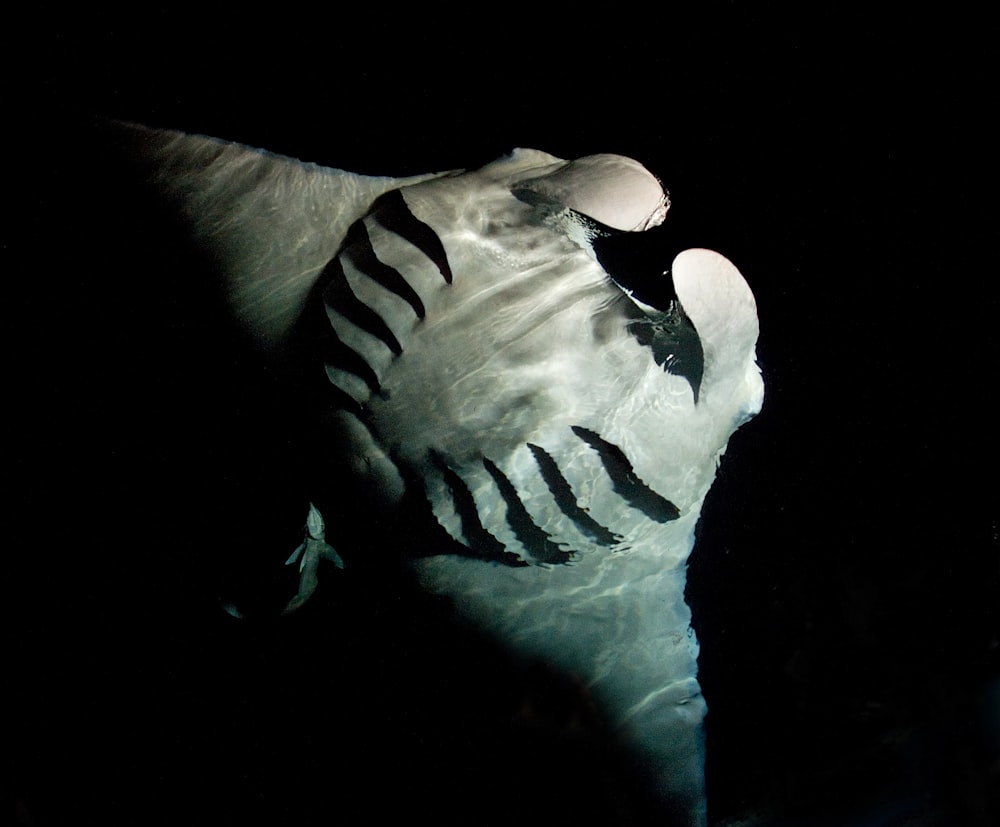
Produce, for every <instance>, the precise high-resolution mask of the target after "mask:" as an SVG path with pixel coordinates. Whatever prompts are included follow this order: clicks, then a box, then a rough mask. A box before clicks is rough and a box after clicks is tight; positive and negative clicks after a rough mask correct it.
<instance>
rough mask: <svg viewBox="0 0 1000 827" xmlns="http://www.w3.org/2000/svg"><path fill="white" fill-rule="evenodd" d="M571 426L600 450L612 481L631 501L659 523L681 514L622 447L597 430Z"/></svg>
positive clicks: (617, 489)
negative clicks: (638, 471) (648, 482)
mask: <svg viewBox="0 0 1000 827" xmlns="http://www.w3.org/2000/svg"><path fill="white" fill-rule="evenodd" d="M572 427H573V433H574V434H576V435H577V436H578V437H580V439H582V440H583V441H584V442H586V443H587V444H588V445H589V446H590V447H591V448H593V449H594V450H595V451H597V453H598V455H599V456H600V458H601V463H602V464H603V465H604V469H605V470H606V471H607V472H608V476H609V477H611V485H612V486H613V487H614V489H615V491H616V492H618V493H619V494H621V496H622V497H623V498H624V499H625V501H626V502H628V504H629V505H631V506H632V507H633V508H637V509H638V510H639V511H641V512H642V513H643V514H645V515H646V516H647V517H649V518H650V519H651V520H655V521H656V522H658V523H668V522H670V521H671V520H676V519H677V518H678V517H679V516H680V511H678V509H677V506H676V505H674V504H673V503H672V502H670V500H668V499H666V498H664V497H661V496H660V495H659V494H657V493H656V492H655V491H654V490H653V489H652V488H650V487H649V486H648V485H646V483H644V482H643V481H642V480H641V479H639V477H638V476H637V475H636V473H635V469H634V468H633V467H632V463H630V462H629V461H628V458H627V457H626V456H625V454H624V453H623V452H622V449H621V448H619V447H618V446H617V445H614V444H613V443H611V442H608V441H607V440H605V439H604V438H602V437H601V436H600V434H597V433H595V432H594V431H591V430H589V429H587V428H581V427H580V426H578V425H574V426H572Z"/></svg>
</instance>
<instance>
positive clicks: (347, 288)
mask: <svg viewBox="0 0 1000 827" xmlns="http://www.w3.org/2000/svg"><path fill="white" fill-rule="evenodd" d="M327 269H328V270H330V271H332V272H331V273H330V282H329V284H328V285H327V288H326V289H325V290H324V291H323V301H324V302H326V304H327V305H328V306H329V307H330V308H331V309H333V310H336V311H337V312H338V313H339V314H340V315H341V316H343V317H344V318H345V319H347V320H348V321H349V322H351V323H352V324H355V325H357V326H358V327H360V328H361V329H362V330H364V331H365V332H366V333H370V334H371V335H372V336H374V337H375V338H377V339H380V340H381V341H383V342H384V343H385V346H386V347H388V348H389V350H391V351H392V352H393V353H395V354H396V355H397V356H399V354H401V353H402V352H403V348H402V346H401V345H400V344H399V340H398V339H397V338H396V336H395V334H393V332H392V330H390V329H389V325H387V324H386V323H385V320H384V319H383V318H382V317H381V316H379V314H378V313H376V312H375V311H374V310H373V309H372V308H371V307H369V306H368V305H367V304H365V303H364V302H363V301H361V299H359V298H358V297H357V296H356V295H355V294H354V291H353V290H352V289H351V285H350V284H349V283H348V281H347V278H346V277H345V276H344V267H343V265H342V264H341V263H340V259H338V258H335V259H333V260H332V261H331V262H330V263H329V264H328V265H327Z"/></svg>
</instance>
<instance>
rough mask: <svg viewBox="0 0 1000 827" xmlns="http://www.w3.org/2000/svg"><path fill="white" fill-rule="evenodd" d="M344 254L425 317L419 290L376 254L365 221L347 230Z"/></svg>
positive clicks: (420, 316) (354, 224)
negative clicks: (418, 293)
mask: <svg viewBox="0 0 1000 827" xmlns="http://www.w3.org/2000/svg"><path fill="white" fill-rule="evenodd" d="M344 254H345V255H346V256H347V257H348V258H350V259H351V263H352V264H354V266H355V267H356V268H357V269H358V272H359V273H361V274H362V275H365V276H367V277H368V278H370V279H371V280H372V281H374V282H375V283H376V284H380V285H382V287H384V288H385V289H386V290H389V291H390V292H392V293H395V294H396V295H397V296H399V297H400V298H401V299H403V300H404V301H405V302H407V303H408V304H409V305H410V307H412V308H413V312H414V313H416V314H417V316H418V317H419V318H421V319H422V318H424V316H425V315H426V311H425V310H424V303H423V301H422V300H421V298H420V296H419V295H417V291H416V290H414V289H413V287H412V286H411V285H410V283H409V282H408V281H407V280H406V279H405V278H403V274H402V273H400V272H399V270H397V269H396V268H395V267H390V266H389V265H388V264H385V263H384V262H382V261H380V260H379V258H378V256H376V255H375V249H374V248H373V247H372V241H371V238H370V237H369V236H368V230H367V228H366V227H365V223H364V221H355V222H354V223H353V224H352V225H351V229H350V230H348V231H347V239H346V241H345V246H344Z"/></svg>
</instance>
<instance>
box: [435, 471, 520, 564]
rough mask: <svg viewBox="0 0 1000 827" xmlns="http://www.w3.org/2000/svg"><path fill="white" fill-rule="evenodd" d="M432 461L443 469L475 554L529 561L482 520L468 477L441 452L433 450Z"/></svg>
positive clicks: (512, 561)
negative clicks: (514, 552)
mask: <svg viewBox="0 0 1000 827" xmlns="http://www.w3.org/2000/svg"><path fill="white" fill-rule="evenodd" d="M431 461H432V462H433V463H434V467H435V468H437V469H438V471H440V472H441V476H442V477H443V478H444V482H445V485H447V486H448V491H449V493H450V494H451V499H452V503H454V506H455V512H456V513H457V514H458V519H459V522H460V523H461V525H462V536H463V537H464V538H465V541H466V545H467V546H468V547H469V549H470V550H471V551H473V552H474V554H475V556H476V557H477V558H479V559H482V560H488V561H491V562H496V563H503V564H504V565H507V566H526V565H528V564H527V563H526V562H525V561H524V560H522V559H521V558H520V557H518V556H517V555H516V554H512V553H511V552H509V551H507V549H506V548H505V547H504V544H503V543H501V542H500V541H499V540H498V539H497V538H496V537H494V536H493V535H492V534H490V533H489V532H488V531H487V530H486V529H485V528H484V527H483V524H482V522H480V520H479V511H478V510H477V509H476V501H475V498H474V497H473V496H472V492H471V491H470V490H469V486H467V485H466V484H465V480H463V479H462V478H461V477H460V476H459V475H458V474H457V473H456V472H455V471H453V470H452V469H451V467H450V466H449V465H448V463H447V462H445V461H444V458H443V457H442V456H441V455H440V454H438V453H437V452H435V451H431Z"/></svg>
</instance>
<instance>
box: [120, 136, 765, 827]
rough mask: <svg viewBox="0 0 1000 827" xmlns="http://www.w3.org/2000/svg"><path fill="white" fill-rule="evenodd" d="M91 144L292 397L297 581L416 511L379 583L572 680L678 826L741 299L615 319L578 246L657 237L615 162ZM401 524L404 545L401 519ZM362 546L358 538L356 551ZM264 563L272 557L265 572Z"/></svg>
mask: <svg viewBox="0 0 1000 827" xmlns="http://www.w3.org/2000/svg"><path fill="white" fill-rule="evenodd" d="M113 132H114V133H115V135H116V140H118V141H119V142H120V143H121V144H122V146H124V147H126V148H127V152H128V154H129V155H130V156H131V158H132V160H133V161H135V162H136V163H137V169H139V170H140V171H141V173H142V174H143V175H144V176H145V178H146V180H147V181H148V182H149V184H150V186H152V187H153V189H154V190H155V191H156V192H157V193H158V194H159V195H160V196H161V197H162V198H163V200H164V203H166V204H168V205H169V206H170V207H171V208H172V209H173V210H174V211H175V212H176V214H177V216H178V217H179V219H180V220H181V221H182V222H183V224H184V226H185V227H186V228H187V231H188V232H189V234H190V237H191V239H192V240H193V242H194V243H195V244H197V245H198V246H199V247H200V248H201V249H202V250H203V251H204V252H205V254H206V256H207V257H208V258H209V260H210V261H211V263H212V267H213V268H214V271H215V273H216V274H217V277H218V279H219V283H220V285H222V286H223V289H224V292H225V295H226V301H227V307H228V312H229V313H230V314H231V315H232V317H233V319H235V320H237V321H238V322H239V324H240V325H241V326H242V328H243V329H244V330H245V332H246V334H247V337H248V339H249V340H250V341H252V342H253V343H254V347H256V348H257V349H259V351H260V352H262V353H264V354H267V356H268V358H269V359H271V360H272V362H273V364H274V365H275V366H276V369H279V370H285V369H287V370H289V371H290V372H294V373H295V375H296V376H297V377H299V381H301V385H302V388H303V391H302V393H303V399H306V400H308V404H304V405H303V406H302V428H303V429H304V430H306V431H308V432H310V433H313V434H315V455H316V461H315V462H313V463H311V467H312V468H313V469H314V472H313V476H312V477H311V479H310V483H309V484H310V488H311V490H310V494H311V496H312V503H310V504H304V510H305V509H307V510H306V513H304V514H303V516H304V517H305V518H306V520H305V522H306V526H305V531H304V536H303V542H302V544H301V545H300V546H299V548H298V549H296V550H295V551H294V553H292V555H291V556H290V557H289V559H288V562H289V563H290V564H296V565H298V566H299V569H300V576H299V581H298V590H297V593H296V594H294V595H292V596H291V597H290V599H289V601H288V603H287V606H286V608H285V611H286V612H288V611H295V610H296V609H298V608H299V607H301V606H302V605H303V604H304V603H305V602H306V601H307V600H310V599H313V600H315V599H322V598H321V597H318V596H313V593H314V592H316V591H317V584H319V590H318V594H319V595H321V594H322V580H323V576H322V575H323V568H324V563H323V561H324V560H328V561H330V562H331V563H332V564H333V565H337V566H341V565H344V560H345V559H346V560H347V561H348V563H347V565H348V566H349V565H350V559H351V555H354V556H355V557H357V556H358V555H378V554H380V548H381V546H380V542H379V539H378V537H376V536H372V537H371V538H370V542H368V543H366V544H365V547H364V548H360V549H351V548H347V547H345V546H344V542H346V541H345V540H342V539H341V538H339V532H338V526H337V525H336V523H335V522H331V521H330V520H329V519H327V520H324V515H325V514H326V515H329V513H330V509H329V506H326V505H324V503H330V502H336V503H337V504H338V508H339V510H340V511H341V513H357V514H359V515H361V514H377V515H379V517H380V520H379V524H381V525H386V524H391V525H395V527H396V529H397V530H400V526H399V525H398V524H396V522H395V521H396V519H397V518H395V517H393V515H403V516H401V517H399V518H398V519H405V515H412V514H414V513H422V514H423V515H424V517H425V518H426V523H427V524H429V525H433V526H434V528H435V530H436V533H432V534H431V535H430V538H429V540H428V541H427V542H426V543H425V544H424V547H423V550H422V552H421V553H420V554H414V555H412V558H411V559H409V560H408V561H407V566H408V567H409V568H410V569H411V570H412V572H413V574H414V576H415V578H416V580H417V581H418V582H419V584H420V585H421V587H422V588H424V589H426V590H427V591H429V592H431V593H434V594H440V595H446V596H448V597H449V598H450V599H451V600H452V601H453V602H454V605H455V607H456V609H457V612H458V614H459V615H460V616H461V617H462V618H463V619H464V621H465V622H467V623H469V624H472V625H474V626H475V627H477V628H479V629H481V630H484V631H485V632H487V633H488V634H489V635H491V636H494V637H495V638H496V639H497V640H498V641H500V642H502V644H503V645H505V646H507V647H509V648H510V649H511V650H512V651H514V652H517V653H522V654H525V655H527V656H530V657H533V658H538V659H541V660H543V661H545V662H546V663H548V664H551V665H552V666H554V667H555V668H558V669H560V670H564V671H565V672H566V673H568V674H571V675H573V676H574V677H575V678H577V679H578V680H579V681H581V682H582V683H583V684H584V685H586V686H587V687H588V688H589V691H590V692H591V693H592V695H593V697H594V698H596V699H597V701H598V702H599V703H600V704H602V706H603V707H604V709H605V710H606V711H607V714H608V716H609V718H610V719H611V720H612V721H613V722H614V724H615V726H616V727H618V728H619V730H620V732H621V733H622V737H623V738H625V739H627V741H628V742H629V743H630V744H631V745H632V746H633V747H634V749H635V750H636V752H637V754H639V755H640V756H642V761H643V764H644V766H646V767H647V768H648V770H649V774H650V776H651V778H652V779H653V783H654V785H655V786H656V788H657V790H658V792H659V794H660V795H662V797H663V799H664V800H665V801H667V802H669V804H670V808H671V810H672V811H674V812H679V813H681V814H682V818H681V820H682V822H683V823H686V824H690V825H703V824H705V821H706V802H705V785H704V744H703V729H702V723H703V719H704V716H705V714H706V703H705V700H704V698H703V697H702V694H701V691H700V688H699V685H698V681H697V658H698V643H697V640H696V638H695V635H694V632H693V630H692V628H691V615H690V610H689V609H688V607H687V605H686V604H685V602H684V587H685V576H686V563H687V560H688V557H689V555H690V553H691V551H692V548H693V542H694V532H695V526H696V524H697V521H698V519H699V515H700V512H701V507H702V503H703V501H704V498H705V496H706V494H707V492H708V490H709V488H710V486H711V484H712V482H713V479H714V477H715V472H716V468H717V465H718V463H719V461H720V458H721V456H722V455H723V453H724V451H725V448H726V445H727V442H728V440H729V438H730V436H731V435H732V434H733V433H734V432H735V430H736V429H737V428H738V427H739V426H740V425H741V424H742V423H744V422H746V421H747V420H748V419H750V418H751V417H752V416H754V415H755V414H756V413H757V412H758V411H759V410H760V407H761V404H762V400H763V383H762V380H761V376H760V370H759V368H758V366H757V364H756V354H755V347H756V342H757V337H758V320H757V312H756V306H755V302H754V298H753V295H752V292H751V290H750V289H749V287H748V285H747V283H746V281H745V280H744V278H743V277H742V276H741V274H740V273H739V271H738V270H737V268H736V267H735V266H734V265H733V264H732V263H731V262H729V261H728V260H727V259H726V258H725V257H723V256H722V255H720V254H718V253H715V252H712V251H709V250H704V249H691V250H686V251H684V252H682V253H680V254H679V255H678V256H677V257H676V258H675V259H674V260H673V262H672V263H670V264H669V270H667V269H665V271H664V275H663V278H664V279H669V280H671V281H672V285H673V290H674V294H675V298H674V299H673V300H671V301H669V302H668V303H667V306H664V307H654V306H651V305H649V304H646V303H645V302H644V301H642V300H640V299H639V298H638V297H637V296H636V295H635V294H634V293H633V292H631V291H630V290H629V289H627V288H626V287H625V286H623V284H622V280H620V279H616V278H615V277H614V276H613V275H612V274H610V273H609V272H608V271H607V270H606V269H605V267H604V266H603V265H602V263H601V260H600V258H599V257H598V255H597V254H596V252H595V242H596V241H597V240H598V239H600V238H603V237H607V236H610V235H620V236H624V237H625V238H626V239H627V238H629V237H635V236H637V235H638V234H641V233H644V232H646V231H648V230H650V229H651V228H653V227H656V226H658V225H659V224H661V223H662V222H663V221H664V219H665V218H666V216H667V213H668V210H669V206H670V201H669V198H668V196H667V193H666V191H665V190H664V188H663V186H662V184H661V182H660V181H659V180H658V179H657V178H656V177H655V176H654V175H653V174H652V173H651V172H650V171H648V170H647V169H646V168H645V167H644V166H643V165H642V164H641V163H639V162H638V161H635V160H633V159H630V158H627V157H623V156H620V155H614V154H599V155H592V156H587V157H582V158H579V159H576V160H564V159H560V158H557V157H554V156H552V155H550V154H547V153H546V152H543V151H539V150H534V149H516V150H514V151H512V152H511V153H510V154H508V155H506V156H505V157H502V158H500V159H498V160H496V161H494V162H492V163H489V164H487V165H485V166H483V167H481V168H479V169H474V170H449V171H445V172H435V173H430V174H427V175H418V176H412V177H407V178H386V177H371V176H365V175H359V174H355V173H351V172H347V171H343V170H337V169H331V168H327V167H322V166H317V165H315V164H310V163H304V162H301V161H297V160H295V159H293V158H288V157H284V156H280V155H275V154H272V153H269V152H266V151H263V150H259V149H254V148H251V147H246V146H243V145H239V144H236V143H231V142H226V141H223V140H219V139H214V138H209V137H203V136H198V135H190V134H184V133H181V132H173V131H169V130H159V129H149V128H146V127H142V126H138V125H133V124H115V125H114V126H113ZM402 530H404V531H405V530H406V526H405V525H404V526H402ZM373 533H374V532H373ZM289 551H291V549H283V550H279V549H276V550H275V553H276V554H277V553H281V554H282V556H287V555H288V552H289Z"/></svg>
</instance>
